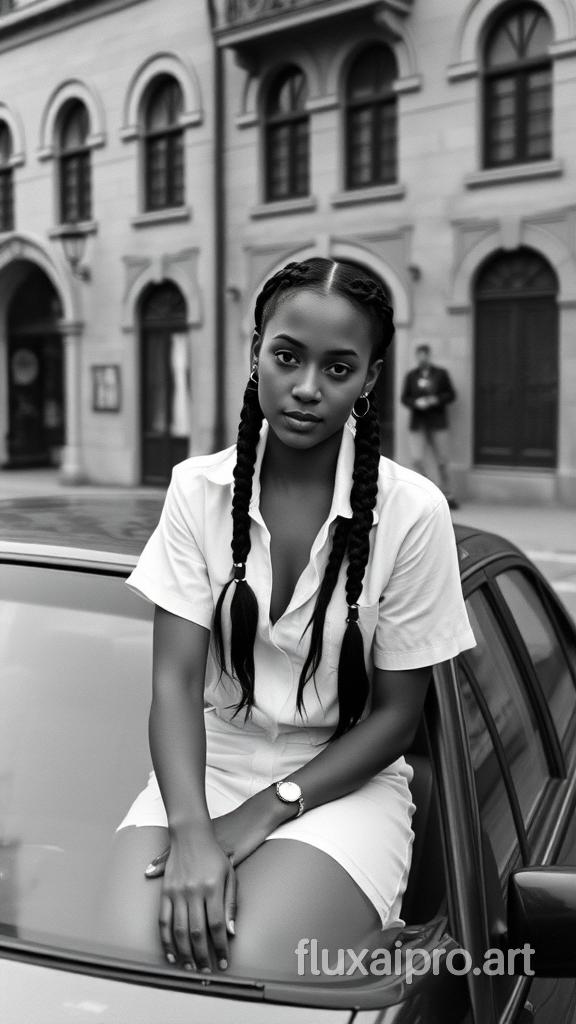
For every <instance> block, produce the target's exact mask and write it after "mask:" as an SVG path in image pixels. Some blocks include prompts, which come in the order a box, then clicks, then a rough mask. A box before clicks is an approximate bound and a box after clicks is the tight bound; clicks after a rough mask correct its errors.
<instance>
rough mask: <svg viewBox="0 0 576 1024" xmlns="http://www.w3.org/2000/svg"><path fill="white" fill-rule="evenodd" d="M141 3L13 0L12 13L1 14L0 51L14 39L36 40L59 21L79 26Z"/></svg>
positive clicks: (127, 0) (125, 0) (140, 0)
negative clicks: (22, 37) (53, 23)
mask: <svg viewBox="0 0 576 1024" xmlns="http://www.w3.org/2000/svg"><path fill="white" fill-rule="evenodd" d="M143 2H144V0H15V5H14V7H13V8H12V10H9V11H6V12H5V13H4V14H0V50H1V49H3V43H4V41H5V40H6V42H7V44H8V46H10V45H11V44H10V42H9V40H10V39H11V37H14V36H16V37H17V36H21V35H23V36H25V37H28V38H37V37H38V36H39V35H42V34H43V33H44V32H45V31H46V25H48V24H50V22H53V21H57V20H58V19H61V20H64V19H66V21H67V23H70V24H72V23H74V24H76V23H77V22H82V21H87V20H91V19H92V18H93V17H96V16H100V15H101V14H102V12H103V11H105V12H107V11H114V10H117V9H120V8H122V7H132V6H133V5H134V4H137V3H143Z"/></svg>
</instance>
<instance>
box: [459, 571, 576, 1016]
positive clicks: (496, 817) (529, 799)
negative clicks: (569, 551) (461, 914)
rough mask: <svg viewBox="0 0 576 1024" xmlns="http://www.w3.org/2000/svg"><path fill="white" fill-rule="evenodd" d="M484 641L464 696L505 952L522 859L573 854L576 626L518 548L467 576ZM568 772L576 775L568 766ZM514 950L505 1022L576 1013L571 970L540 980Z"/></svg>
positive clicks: (494, 937)
mask: <svg viewBox="0 0 576 1024" xmlns="http://www.w3.org/2000/svg"><path fill="white" fill-rule="evenodd" d="M465 594H466V598H467V605H468V611H469V615H470V619H471V623H472V628H473V630H474V633H475V636H476V639H477V647H476V648H475V649H474V650H472V651H469V652H466V653H465V654H464V655H462V656H461V658H460V666H461V669H462V672H461V696H462V703H463V708H464V717H465V721H466V728H467V733H468V742H469V746H470V752H471V756H472V762H473V768H474V779H475V785H476V795H477V800H478V808H479V813H480V821H481V827H482V834H483V861H484V876H485V885H486V913H487V916H488V922H489V934H490V941H491V943H492V945H493V947H494V948H501V949H503V950H504V949H505V922H506V891H507V883H508V878H509V875H510V873H511V871H513V870H514V869H515V868H517V867H520V866H522V865H528V864H539V863H542V864H544V863H546V864H561V863H568V862H570V861H571V862H573V863H574V862H576V827H575V826H574V824H573V822H574V810H575V806H574V786H573V783H572V781H571V778H570V773H569V770H568V766H569V765H571V764H573V762H574V756H575V742H574V730H575V725H576V689H575V684H574V672H573V666H574V665H575V664H576V657H574V658H573V652H574V650H575V649H576V646H575V645H574V638H573V632H571V629H570V625H569V622H568V620H567V619H564V617H563V615H562V614H561V609H560V608H559V606H558V605H557V603H556V602H555V600H554V598H553V596H552V595H551V593H550V592H549V588H548V587H547V584H545V582H544V581H543V579H542V578H541V577H540V576H539V574H537V573H536V571H535V570H534V569H533V568H532V567H531V566H530V564H529V563H528V562H526V561H524V560H522V559H520V558H518V557H515V556H508V557H505V558H502V559H499V560H497V561H495V562H493V563H492V564H491V565H490V566H489V567H488V569H487V570H486V571H482V572H480V573H478V574H476V575H475V576H473V577H472V579H470V580H468V581H467V583H466V585H465ZM571 645H572V650H571ZM571 774H572V775H573V772H572V773H571ZM508 957H509V955H508V954H507V958H506V962H505V969H504V970H503V971H501V972H495V973H494V974H493V975H492V986H493V992H494V1000H495V1005H496V1008H497V1013H498V1015H499V1019H501V1020H502V1021H504V1020H506V1021H515V1022H520V1021H521V1022H528V1021H532V1020H533V1021H536V1022H538V1024H544V1022H548V1021H550V1022H555V1024H561V1022H564V1021H566V1022H568V1021H572V1020H573V1018H574V1013H575V1006H576V987H575V982H574V981H573V980H572V979H565V980H558V979H534V978H531V977H530V976H529V974H528V975H527V976H525V977H522V976H521V974H520V973H519V972H522V971H523V970H524V969H528V971H529V970H530V964H529V956H528V957H527V958H526V957H525V958H524V959H523V954H522V953H521V952H520V951H518V953H517V954H516V955H515V957H514V958H513V959H509V958H508Z"/></svg>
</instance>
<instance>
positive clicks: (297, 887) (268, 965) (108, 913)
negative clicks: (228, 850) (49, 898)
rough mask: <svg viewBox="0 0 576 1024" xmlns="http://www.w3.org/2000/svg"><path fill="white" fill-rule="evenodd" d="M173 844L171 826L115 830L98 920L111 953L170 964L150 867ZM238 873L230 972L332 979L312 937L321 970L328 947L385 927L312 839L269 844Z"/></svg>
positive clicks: (360, 941) (359, 943)
mask: <svg viewBox="0 0 576 1024" xmlns="http://www.w3.org/2000/svg"><path fill="white" fill-rule="evenodd" d="M168 841H169V839H168V830H167V829H164V828H156V827H151V826H145V827H140V828H136V827H133V826H132V827H129V828H125V829H122V830H121V831H120V832H118V833H117V834H116V836H115V840H114V847H113V850H112V855H111V859H110V863H109V866H108V869H107V872H106V878H105V879H104V880H103V893H102V896H103V898H102V905H101V911H100V915H99V920H98V923H97V938H98V941H99V943H102V944H104V945H105V947H106V948H107V949H108V950H110V952H112V953H114V952H115V953H117V954H119V955H122V954H123V955H125V956H126V955H128V956H132V957H136V958H138V959H143V960H146V961H152V962H155V963H158V962H162V961H164V954H163V951H162V946H161V943H160V937H159V930H158V914H159V909H160V896H161V892H162V879H161V878H155V879H147V878H146V877H145V875H144V871H145V868H146V865H147V864H148V863H149V862H150V860H151V859H152V858H153V857H155V856H157V855H158V854H159V853H160V852H161V851H162V850H163V849H165V847H166V846H167V845H168ZM236 877H237V896H238V908H237V913H236V935H235V936H234V937H233V938H231V939H230V942H229V951H230V956H229V968H228V971H229V973H231V974H236V973H237V974H241V975H243V976H249V977H251V976H255V975H256V976H261V977H265V976H268V977H283V978H296V977H301V976H303V975H304V976H306V977H307V978H308V979H309V980H318V981H322V980H324V981H325V980H326V979H325V978H324V979H323V978H322V976H321V975H316V974H313V975H311V974H310V970H311V967H312V966H314V964H313V963H312V961H311V958H310V955H309V952H308V951H309V950H311V949H312V948H313V947H312V945H311V944H310V943H311V942H312V940H313V939H315V940H316V950H317V951H318V957H317V964H318V966H319V967H320V966H321V964H322V954H321V950H323V949H326V950H328V951H329V952H328V953H326V954H323V956H324V957H326V958H327V960H329V961H330V962H336V960H337V955H338V949H345V950H346V949H348V948H362V947H363V946H365V945H369V943H370V940H372V941H375V940H376V944H377V939H378V934H379V930H380V928H381V924H380V918H379V916H378V914H377V912H376V909H375V908H374V906H373V905H372V903H371V902H370V901H369V900H368V898H367V897H366V896H365V894H364V893H363V892H362V890H361V889H360V888H359V887H358V886H357V884H356V882H354V880H353V879H352V878H351V876H350V875H349V874H348V872H347V871H346V870H345V869H344V868H343V867H342V866H341V865H340V864H338V863H337V862H336V861H335V860H333V858H332V857H329V856H328V855H327V854H325V853H323V852H322V851H321V850H318V849H317V848H316V847H314V846H310V845H309V844H308V843H302V842H299V841H297V840H294V839H274V840H271V841H270V842H265V843H263V844H262V846H260V847H259V848H258V849H257V850H255V852H254V853H253V854H252V855H251V856H250V857H248V858H247V859H246V860H245V861H243V863H242V864H240V865H238V867H237V868H236ZM305 940H310V941H309V943H308V944H306V941H305ZM297 950H299V952H298V953H297V952H296V951H297Z"/></svg>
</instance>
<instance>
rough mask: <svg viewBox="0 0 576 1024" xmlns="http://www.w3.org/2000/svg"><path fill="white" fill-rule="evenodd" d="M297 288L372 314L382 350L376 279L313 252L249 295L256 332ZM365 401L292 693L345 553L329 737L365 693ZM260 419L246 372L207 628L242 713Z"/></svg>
mask: <svg viewBox="0 0 576 1024" xmlns="http://www.w3.org/2000/svg"><path fill="white" fill-rule="evenodd" d="M302 289H310V290H314V291H319V292H320V293H322V294H326V293H330V292H334V293H336V294H339V295H341V296H343V297H345V298H347V299H349V300H351V301H352V302H353V303H354V304H356V305H357V306H358V307H359V308H360V309H362V311H363V312H364V313H365V314H366V315H367V316H368V317H369V318H370V319H371V321H372V325H373V328H374V337H375V342H374V347H373V351H372V357H371V359H372V361H375V360H377V359H381V358H382V357H383V356H384V354H385V352H386V349H387V348H388V346H389V344H390V342H391V341H392V338H393V336H394V324H393V315H392V308H391V306H390V303H389V301H388V299H387V297H386V294H385V292H384V289H383V287H382V285H381V284H380V282H379V281H377V280H376V279H375V278H373V277H371V276H370V275H369V274H368V273H367V272H366V271H364V270H363V269H360V268H359V267H357V266H355V265H354V264H352V263H345V262H340V261H339V262H337V263H336V262H334V261H333V260H329V259H323V258H320V257H314V258H312V259H308V260H305V261H303V262H301V263H294V262H292V263H288V264H287V265H286V266H285V267H283V268H282V269H281V270H279V271H278V273H276V274H274V275H273V276H272V277H271V278H269V280H268V281H267V282H266V283H265V285H264V287H263V288H262V291H261V292H260V294H259V295H258V298H257V299H256V305H255V311H254V320H255V330H256V332H257V333H258V334H259V335H260V336H262V332H263V330H264V328H265V326H266V323H267V321H268V320H269V319H270V317H271V316H272V315H273V313H274V311H275V309H276V307H277V306H278V304H279V303H280V302H281V301H282V300H283V299H284V298H286V297H287V296H288V295H289V294H292V293H293V292H295V291H300V290H302ZM367 404H368V409H367V412H366V414H365V415H362V416H361V417H359V418H358V419H357V423H356V434H355V457H354V470H353V474H352V487H351V491H350V505H351V509H352V519H347V518H344V517H338V519H337V520H336V524H335V527H334V532H333V535H332V544H331V549H330V554H329V557H328V563H327V565H326V569H325V572H324V577H323V579H322V582H321V584H320V588H319V591H318V596H317V598H316V603H315V606H314V611H313V613H312V616H311V618H310V621H309V623H308V625H307V627H306V630H308V628H310V627H311V632H310V646H309V650H308V653H307V657H306V659H305V662H304V665H303V667H302V671H301V673H300V679H299V681H298V691H297V698H296V706H297V709H298V711H299V712H300V714H301V715H302V713H303V710H304V687H305V685H306V683H307V682H308V680H309V679H310V678H313V677H314V674H315V672H316V670H317V669H318V666H319V665H320V662H321V659H322V646H323V635H324V623H325V619H326V611H327V608H328V605H329V603H330V599H331V597H332V594H333V593H334V589H335V586H336V582H337V580H338V576H339V573H340V569H341V567H342V564H343V562H344V558H345V556H346V557H347V567H346V602H347V605H348V615H347V618H346V630H345V632H344V636H343V639H342V645H341V648H340V658H339V664H338V707H339V719H338V724H337V727H336V729H335V731H334V733H333V734H332V736H331V737H330V740H334V739H336V738H337V737H338V736H342V735H343V734H344V733H346V732H348V731H349V729H351V728H352V727H353V726H354V725H355V724H356V722H357V721H358V720H359V719H360V718H361V716H362V713H363V711H364V708H365V705H366V701H367V698H368V693H369V682H368V676H367V673H366V666H365V661H364V644H363V639H362V633H361V631H360V628H359V625H358V600H359V598H360V595H361V593H362V584H363V579H364V572H365V569H366V564H367V562H368V557H369V553H370V527H371V526H372V511H373V509H374V506H375V504H376V497H377V493H378V467H379V460H380V437H379V425H378V415H377V412H376V408H375V405H374V401H373V398H372V396H370V398H369V399H368V400H367ZM262 419H263V414H262V409H261V408H260V403H259V401H258V384H257V382H256V381H254V380H253V378H252V376H251V378H250V380H249V381H248V384H247V386H246V390H245V392H244V401H243V405H242V411H241V414H240V425H239V428H238V442H237V448H236V452H237V455H236V465H235V468H234V496H233V500H232V562H233V574H232V577H231V579H230V580H229V581H228V582H227V583H226V584H225V586H224V588H223V589H222V592H221V594H220V596H219V598H218V602H217V604H216V608H215V612H214V630H213V632H214V641H215V650H216V656H217V660H218V663H219V665H220V670H221V673H222V672H225V673H226V674H227V675H232V676H234V677H235V678H236V680H237V681H238V683H239V685H240V690H241V697H240V700H239V702H238V704H237V705H236V710H235V712H234V715H236V714H238V712H240V711H242V710H244V714H245V718H247V717H248V715H249V714H250V711H251V708H252V706H253V703H254V643H255V639H256V629H257V625H258V602H257V600H256V596H255V594H254V591H253V590H252V588H251V587H250V584H249V582H248V581H247V579H246V561H247V558H248V554H249V552H250V517H249V514H248V509H249V505H250V499H251V496H252V479H253V475H254V466H255V463H256V451H257V445H258V440H259V436H260V428H261V426H262ZM233 583H234V593H233V595H232V600H231V602H230V624H231V634H230V662H231V672H230V671H228V669H227V667H226V655H225V650H224V640H223V633H222V608H223V604H224V599H225V597H226V593H227V591H228V589H229V587H230V586H231V585H232V584H233ZM306 630H305V632H306Z"/></svg>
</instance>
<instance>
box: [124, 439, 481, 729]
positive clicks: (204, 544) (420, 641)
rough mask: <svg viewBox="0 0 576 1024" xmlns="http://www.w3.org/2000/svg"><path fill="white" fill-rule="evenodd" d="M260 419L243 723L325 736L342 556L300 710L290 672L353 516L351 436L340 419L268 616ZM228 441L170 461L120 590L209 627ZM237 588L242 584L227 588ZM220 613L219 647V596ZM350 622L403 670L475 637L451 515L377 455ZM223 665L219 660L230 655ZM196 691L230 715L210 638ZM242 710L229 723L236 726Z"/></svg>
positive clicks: (439, 499) (390, 665) (449, 653)
mask: <svg viewBox="0 0 576 1024" xmlns="http://www.w3.org/2000/svg"><path fill="white" fill-rule="evenodd" d="M267 435H268V424H267V422H266V421H264V423H263V426H262V431H261V435H260V441H259V444H258V450H257V457H256V464H255V469H254V478H253V488H252V499H251V502H250V510H249V514H250V519H251V523H250V540H251V548H250V553H249V555H248V560H247V564H246V578H247V580H248V582H249V583H250V586H251V587H252V589H253V591H254V593H255V595H256V598H257V600H258V612H259V615H258V631H257V637H256V642H255V645H254V665H255V685H254V696H255V704H254V708H253V711H252V716H251V719H250V722H251V725H252V726H255V727H256V726H257V727H259V728H262V729H264V730H265V732H266V733H267V735H268V736H270V737H271V738H276V737H277V736H278V735H279V734H280V733H285V732H289V731H291V730H294V729H298V728H301V727H302V726H305V727H308V728H309V729H311V730H312V732H313V734H314V736H315V737H316V739H317V740H319V741H322V740H324V739H327V738H328V736H329V735H330V734H331V733H332V732H333V730H334V728H335V726H336V724H337V721H338V700H337V667H338V659H339V654H340V644H341V640H342V636H343V634H344V630H345V628H346V623H345V620H346V616H347V606H346V598H345V589H344V585H345V574H346V564H347V563H346V559H344V564H343V566H342V568H341V570H340V576H339V579H338V582H337V584H336V587H335V590H334V593H333V595H332V599H331V601H330V604H329V606H328V610H327V614H326V625H325V630H324V644H323V654H322V661H321V664H320V667H319V669H318V670H317V672H316V677H315V682H316V686H315V685H314V680H309V681H308V683H307V684H306V687H305V689H304V705H305V715H304V717H303V718H301V717H300V715H299V713H298V711H297V710H296V693H297V688H298V679H299V676H300V671H301V668H302V665H303V663H304V660H305V658H306V655H307V652H308V646H309V642H310V641H309V637H310V630H308V632H307V633H306V634H305V636H304V638H303V639H302V634H303V632H304V629H305V627H306V625H307V624H308V620H309V619H310V616H311V615H312V612H313V609H314V604H315V600H316V596H317V593H318V589H319V586H320V582H321V580H322V576H323V573H324V569H325V567H326V563H327V560H328V555H329V552H330V545H331V538H332V533H333V530H334V525H333V524H334V522H335V520H336V517H337V516H346V517H348V518H350V517H351V516H352V509H351V507H350V487H351V481H352V469H353V465H354V434H353V431H352V430H351V429H350V427H349V426H346V427H345V428H344V431H343V435H342V443H341V446H340V451H339V455H338V462H337V466H336V477H335V485H334V494H333V499H332V505H331V508H330V512H329V515H328V518H327V519H326V521H325V522H324V524H323V525H322V527H321V529H320V531H319V533H318V535H317V537H316V539H315V541H314V543H313V545H312V549H311V552H310V560H309V562H308V564H307V566H306V568H305V569H304V571H303V573H302V575H301V576H300V578H299V580H298V582H297V584H296V587H295V590H294V593H293V595H292V598H291V600H290V603H289V605H288V607H287V608H286V610H285V612H284V613H283V615H282V616H281V617H280V618H279V619H278V620H277V621H276V622H275V623H274V624H272V623H271V622H270V618H269V611H270V597H271V592H272V566H271V560H270V534H269V532H268V529H267V527H266V524H265V523H264V520H263V518H262V515H261V513H260V467H261V465H262V458H263V455H264V449H265V446H266V438H267ZM235 462H236V446H235V445H232V446H231V447H230V448H227V449H225V450H224V451H221V452H217V453H216V454H213V455H203V456H194V457H192V458H190V459H186V460H185V461H184V462H181V463H179V464H178V465H177V466H175V467H174V469H173V472H172V479H171V482H170V486H169V488H168V491H167V493H166V499H165V503H164V508H163V510H162V515H161V517H160V521H159V523H158V526H157V527H156V529H155V531H154V533H153V534H152V536H151V537H150V539H149V541H148V543H147V544H146V547H145V548H144V550H143V552H142V554H141V556H140V559H139V561H138V565H137V566H136V568H135V569H134V571H133V572H132V573H131V575H130V576H129V578H128V580H127V584H128V586H130V587H131V588H132V589H134V590H135V591H136V592H138V593H139V594H141V595H142V596H144V597H145V598H147V599H148V600H149V601H152V602H153V603H154V604H157V605H159V606H160V607H162V608H164V609H166V610H167V611H169V612H172V613H173V614H175V615H179V616H182V617H183V618H186V619H190V620H191V621H193V622H196V623H198V624H199V625H201V626H205V627H207V628H210V627H211V624H212V616H213V612H214V607H215V605H216V601H217V600H218V597H219V595H220V592H221V590H222V588H223V586H224V585H225V584H226V583H227V581H228V580H229V579H230V577H231V572H232V550H231V541H232V516H231V507H232V492H233V470H234V466H235ZM237 585H238V586H243V584H242V583H240V584H237ZM234 586H236V584H233V585H232V586H231V587H230V588H229V590H228V593H227V595H226V600H225V602H224V606H223V609H222V625H223V635H224V642H225V649H226V650H228V649H229V635H230V631H229V611H228V609H229V602H230V600H231V597H232V593H233V590H234ZM358 604H359V624H360V628H361V630H362V634H363V637H364V647H365V656H366V664H367V668H368V671H369V675H370V674H371V671H372V668H373V667H376V668H380V669H411V668H420V667H424V666H427V665H434V664H437V663H438V662H441V661H445V660H446V659H448V658H452V657H454V656H455V655H457V654H458V653H459V652H460V651H463V650H466V649H467V648H470V647H473V646H474V645H475V640H474V635H473V633H472V630H471V628H470V623H469V621H468V617H467V614H466V607H465V604H464V599H463V596H462V589H461V585H460V574H459V570H458V559H457V552H456V543H455V539H454V532H453V527H452V521H451V519H450V513H449V510H448V505H447V503H446V500H445V498H444V496H443V494H442V493H441V491H440V490H439V489H438V488H437V487H436V486H435V484H433V483H432V482H431V481H429V480H427V479H426V478H425V477H423V476H420V475H419V474H417V473H414V472H413V471H412V470H409V469H406V468H404V467H403V466H399V465H398V464H397V463H395V462H392V461H391V460H390V459H387V458H385V457H384V456H382V457H381V458H380V470H379V482H378V496H377V503H376V508H375V509H374V512H373V525H372V528H371V531H370V557H369V559H368V564H367V566H366V571H365V575H364V584H363V588H362V594H361V596H360V599H359V602H358ZM228 664H229V663H228ZM205 699H206V702H207V703H208V704H210V705H213V706H214V707H215V709H216V713H217V714H218V716H219V717H221V718H225V719H231V718H232V715H233V712H234V710H235V705H236V704H237V702H238V700H239V699H240V688H239V686H238V685H237V684H236V683H234V682H233V681H232V680H231V679H230V678H229V677H228V676H226V675H223V676H222V677H221V678H219V671H218V669H217V667H216V662H215V659H214V653H213V646H212V644H211V650H210V654H209V658H208V664H207V668H206V680H205ZM243 721H244V712H243V711H242V712H240V713H239V714H238V715H237V717H236V718H235V719H234V724H236V725H239V726H242V724H243Z"/></svg>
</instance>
